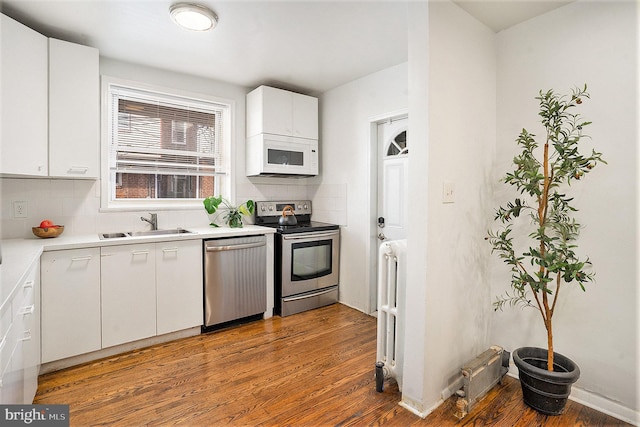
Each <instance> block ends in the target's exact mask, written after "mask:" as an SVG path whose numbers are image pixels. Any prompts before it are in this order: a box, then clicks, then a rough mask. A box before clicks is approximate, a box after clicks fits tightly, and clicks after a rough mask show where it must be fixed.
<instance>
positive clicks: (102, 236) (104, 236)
mask: <svg viewBox="0 0 640 427" xmlns="http://www.w3.org/2000/svg"><path fill="white" fill-rule="evenodd" d="M98 237H100V239H117V238H120V237H128V235H127V233H100V234H98Z"/></svg>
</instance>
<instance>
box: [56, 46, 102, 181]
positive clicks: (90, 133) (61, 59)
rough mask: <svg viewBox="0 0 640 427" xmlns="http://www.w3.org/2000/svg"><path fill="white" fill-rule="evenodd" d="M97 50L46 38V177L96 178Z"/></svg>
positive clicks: (97, 126) (97, 133)
mask: <svg viewBox="0 0 640 427" xmlns="http://www.w3.org/2000/svg"><path fill="white" fill-rule="evenodd" d="M99 73H100V72H99V70H98V50H97V49H94V48H92V47H87V46H81V45H78V44H74V43H68V42H65V41H61V40H56V39H49V175H50V176H53V177H70V178H98V171H99V160H98V159H99V152H100V151H99V143H100V142H99V137H100V131H99V117H100V112H99V108H100V101H99V90H100V86H99Z"/></svg>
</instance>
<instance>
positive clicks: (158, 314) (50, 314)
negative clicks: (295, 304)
mask: <svg viewBox="0 0 640 427" xmlns="http://www.w3.org/2000/svg"><path fill="white" fill-rule="evenodd" d="M41 267H42V362H43V363H48V362H53V361H56V360H62V359H66V358H69V357H73V356H78V355H82V354H86V353H91V352H94V351H97V350H101V349H104V348H108V347H113V346H116V345H119V344H125V343H129V342H133V341H137V340H141V339H144V338H149V337H153V336H156V335H162V334H167V333H170V332H176V331H181V330H184V329H189V328H192V327H197V326H200V325H202V316H203V314H202V313H203V309H202V241H201V240H199V239H197V240H182V241H169V242H158V243H155V242H152V243H143V244H132V245H115V246H103V247H101V248H85V249H69V250H60V251H51V252H45V253H44V254H43V255H42V257H41ZM5 323H6V322H4V318H3V322H2V323H1V324H0V325H2V326H3V328H4V325H5ZM5 329H6V328H5ZM0 333H5V331H3V330H1V329H0ZM0 365H1V363H0ZM1 368H2V367H1V366H0V369H1Z"/></svg>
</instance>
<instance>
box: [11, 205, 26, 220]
mask: <svg viewBox="0 0 640 427" xmlns="http://www.w3.org/2000/svg"><path fill="white" fill-rule="evenodd" d="M13 217H14V218H26V217H27V202H25V201H16V202H13Z"/></svg>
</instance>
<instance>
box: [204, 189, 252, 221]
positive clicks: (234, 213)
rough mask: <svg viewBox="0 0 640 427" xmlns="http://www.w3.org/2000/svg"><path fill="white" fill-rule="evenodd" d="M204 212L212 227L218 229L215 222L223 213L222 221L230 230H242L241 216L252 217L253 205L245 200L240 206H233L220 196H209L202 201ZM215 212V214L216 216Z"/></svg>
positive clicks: (250, 201)
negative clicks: (207, 215)
mask: <svg viewBox="0 0 640 427" xmlns="http://www.w3.org/2000/svg"><path fill="white" fill-rule="evenodd" d="M202 203H203V205H204V208H205V210H206V211H207V213H208V214H209V217H210V221H211V223H210V224H209V225H210V226H212V227H218V224H217V223H216V220H217V219H218V217H219V216H220V215H221V214H222V213H224V216H223V220H224V222H225V223H226V224H227V225H229V227H231V228H242V216H243V215H247V216H248V215H253V212H254V208H255V203H254V201H253V200H247V201H246V202H244V203H242V204H241V205H238V206H234V205H232V204H231V203H230V202H229V201H228V200H227V199H225V198H223V197H222V196H218V197H216V196H209V197H207V198H206V199H204V200H203V201H202ZM216 212H217V214H216Z"/></svg>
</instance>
